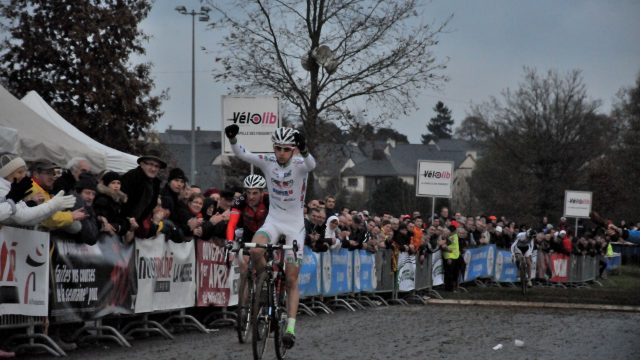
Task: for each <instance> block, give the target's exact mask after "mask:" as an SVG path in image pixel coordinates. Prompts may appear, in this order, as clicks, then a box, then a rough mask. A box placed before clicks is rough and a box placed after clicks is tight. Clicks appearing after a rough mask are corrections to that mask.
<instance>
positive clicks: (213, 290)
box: [196, 240, 240, 306]
mask: <svg viewBox="0 0 640 360" xmlns="http://www.w3.org/2000/svg"><path fill="white" fill-rule="evenodd" d="M196 246H197V247H198V251H196V256H197V259H196V263H197V269H198V271H197V273H198V276H197V288H198V293H197V294H198V295H197V297H196V298H197V303H196V305H197V306H232V305H237V304H238V286H239V281H240V269H239V266H238V261H239V259H238V258H237V257H236V256H235V253H231V252H230V253H229V254H228V260H227V261H228V263H227V261H225V249H224V247H221V246H218V245H217V244H215V243H214V242H212V241H204V240H197V243H196Z"/></svg>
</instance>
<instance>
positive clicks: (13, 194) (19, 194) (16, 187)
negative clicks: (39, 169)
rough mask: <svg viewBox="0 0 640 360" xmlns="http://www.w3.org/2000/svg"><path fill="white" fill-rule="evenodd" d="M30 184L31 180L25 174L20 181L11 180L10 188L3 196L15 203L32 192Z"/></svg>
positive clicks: (31, 183) (31, 184)
mask: <svg viewBox="0 0 640 360" xmlns="http://www.w3.org/2000/svg"><path fill="white" fill-rule="evenodd" d="M31 186H33V182H32V181H31V178H30V177H27V176H25V177H24V178H22V180H20V181H17V180H13V183H12V184H11V189H10V190H9V192H8V193H7V196H6V197H5V198H7V199H11V200H13V202H14V203H17V202H18V201H20V200H22V199H24V198H25V197H27V195H29V194H31V193H32V192H33V190H31Z"/></svg>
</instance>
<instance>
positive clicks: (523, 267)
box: [518, 256, 527, 295]
mask: <svg viewBox="0 0 640 360" xmlns="http://www.w3.org/2000/svg"><path fill="white" fill-rule="evenodd" d="M519 258H520V259H519V261H518V269H519V270H520V286H521V288H522V295H526V294H527V263H526V262H525V259H524V258H523V257H522V256H520V257H519Z"/></svg>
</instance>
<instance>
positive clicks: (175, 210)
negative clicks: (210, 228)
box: [160, 168, 202, 241]
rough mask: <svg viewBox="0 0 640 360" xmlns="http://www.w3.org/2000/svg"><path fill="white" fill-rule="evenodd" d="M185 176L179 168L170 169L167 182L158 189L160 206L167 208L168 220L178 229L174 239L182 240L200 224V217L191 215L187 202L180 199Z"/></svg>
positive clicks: (188, 236) (191, 233)
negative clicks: (177, 235)
mask: <svg viewBox="0 0 640 360" xmlns="http://www.w3.org/2000/svg"><path fill="white" fill-rule="evenodd" d="M187 181H188V180H187V177H186V176H185V174H184V171H182V169H180V168H174V169H171V171H170V172H169V177H168V178H167V183H166V184H165V186H164V188H163V189H162V190H161V191H160V197H161V198H162V207H164V208H165V209H167V210H169V220H171V222H172V223H173V225H174V226H176V227H177V229H178V230H179V231H180V233H181V234H180V235H181V236H179V237H178V238H175V239H172V240H174V241H183V240H186V239H188V238H191V237H192V236H193V230H194V229H196V228H197V227H199V226H201V225H202V218H200V219H198V218H194V217H192V216H191V212H190V211H189V207H188V206H187V203H186V202H185V201H183V199H182V196H183V195H182V192H183V190H184V188H185V184H186V183H187Z"/></svg>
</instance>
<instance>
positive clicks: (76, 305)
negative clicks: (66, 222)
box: [51, 234, 135, 321]
mask: <svg viewBox="0 0 640 360" xmlns="http://www.w3.org/2000/svg"><path fill="white" fill-rule="evenodd" d="M52 239H53V242H54V244H55V252H54V254H55V255H54V257H53V259H52V261H53V264H52V270H53V272H54V273H53V277H52V278H53V280H54V285H53V286H52V296H51V299H52V303H53V304H52V309H51V315H52V316H55V317H57V318H61V319H64V320H75V321H78V320H85V319H94V318H98V317H102V316H105V315H108V314H121V313H131V312H132V305H133V301H134V300H133V296H134V295H133V286H134V278H133V276H132V274H133V273H134V272H135V269H134V266H133V262H132V258H133V255H134V254H133V245H131V244H124V243H123V242H122V240H121V238H120V237H119V236H110V235H107V234H101V235H100V237H99V238H98V239H97V241H96V243H95V244H94V245H88V244H82V243H77V242H76V241H75V240H73V239H69V238H66V237H58V236H57V235H54V236H53V237H52Z"/></svg>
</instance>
